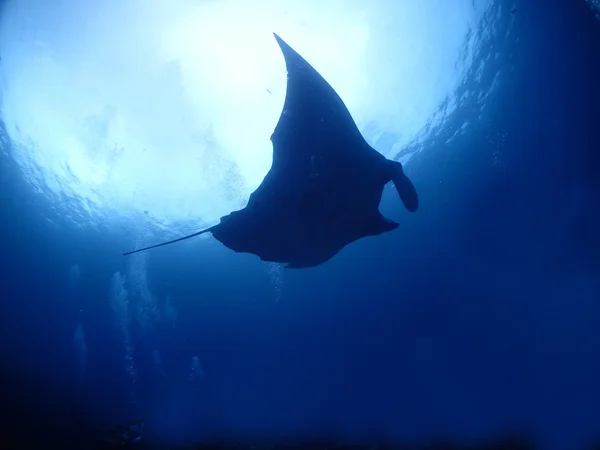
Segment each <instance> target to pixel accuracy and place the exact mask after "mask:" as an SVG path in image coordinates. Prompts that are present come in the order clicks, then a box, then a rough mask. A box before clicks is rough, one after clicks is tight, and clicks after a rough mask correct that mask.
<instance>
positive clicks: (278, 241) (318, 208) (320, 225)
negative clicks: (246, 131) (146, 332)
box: [125, 34, 418, 268]
mask: <svg viewBox="0 0 600 450" xmlns="http://www.w3.org/2000/svg"><path fill="white" fill-rule="evenodd" d="M275 39H276V40H277V43H278V44H279V47H280V48H281V51H282V53H283V56H284V58H285V63H286V68H287V90H286V97H285V102H284V106H283V111H282V113H281V116H280V118H279V121H278V123H277V126H276V127H275V130H274V132H273V134H272V136H271V141H272V143H273V162H272V165H271V168H270V170H269V172H268V173H267V174H266V176H265V178H264V180H263V181H262V183H261V184H260V185H259V186H258V188H257V189H256V190H255V191H254V192H253V193H252V195H251V196H250V199H249V201H248V204H247V205H246V206H245V207H244V208H243V209H241V210H239V211H233V212H232V213H230V214H228V215H227V216H225V217H222V218H221V220H220V222H219V223H218V224H217V225H214V226H212V227H210V228H207V229H204V230H201V231H198V232H196V233H193V234H191V235H189V236H184V237H181V238H178V239H174V240H172V241H168V242H163V243H161V244H157V245H153V246H150V247H145V248H142V249H139V250H134V251H132V252H127V253H125V255H128V254H131V253H136V252H139V251H143V250H147V249H150V248H155V247H160V246H163V245H167V244H171V243H174V242H178V241H182V240H184V239H189V238H191V237H194V236H198V235H200V234H203V233H208V232H210V233H212V235H213V236H214V237H215V238H216V239H217V240H219V241H220V242H221V243H223V245H225V246H226V247H228V248H230V249H231V250H234V251H235V252H240V253H252V254H254V255H257V256H258V257H260V259H261V260H263V261H269V262H276V263H285V264H287V265H286V267H288V268H303V267H313V266H317V265H319V264H322V263H324V262H326V261H328V260H329V259H331V258H332V257H333V256H334V255H335V254H336V253H338V252H339V251H340V250H341V249H342V248H344V247H345V246H346V245H348V244H350V243H352V242H354V241H356V240H358V239H360V238H363V237H366V236H376V235H379V234H382V233H385V232H387V231H391V230H394V229H395V228H397V227H398V223H396V222H394V221H392V220H389V219H387V218H385V217H384V216H383V215H382V214H381V213H380V212H379V203H380V201H381V196H382V193H383V188H384V186H385V185H386V184H387V183H389V182H393V183H394V186H395V188H396V190H397V192H398V194H399V196H400V199H401V200H402V202H403V204H404V206H405V208H406V209H407V210H408V211H410V212H414V211H416V210H417V209H418V196H417V192H416V190H415V188H414V186H413V184H412V182H411V181H410V180H409V179H408V177H407V176H406V175H405V173H404V171H403V168H402V165H401V164H400V163H399V162H396V161H393V160H389V159H387V158H386V157H385V156H383V155H382V154H381V153H379V152H377V151H376V150H375V149H374V148H372V147H371V146H370V145H369V144H368V143H367V142H366V141H365V139H364V138H363V136H362V135H361V133H360V131H359V130H358V128H357V126H356V124H355V122H354V120H353V119H352V116H351V115H350V112H349V111H348V109H347V108H346V106H345V105H344V102H343V101H342V99H341V98H340V96H339V95H338V94H337V93H336V92H335V90H334V89H333V88H332V87H331V86H330V85H329V83H327V81H326V80H325V79H324V78H323V77H322V76H321V75H320V74H319V73H318V72H317V71H316V70H315V69H314V68H313V67H312V66H311V65H310V64H309V63H308V62H307V61H306V60H305V59H304V58H303V57H302V56H300V55H299V54H298V53H297V52H296V51H295V50H294V49H292V48H291V47H290V46H289V45H288V44H287V43H286V42H284V41H283V39H281V38H280V37H279V36H278V35H277V34H275Z"/></svg>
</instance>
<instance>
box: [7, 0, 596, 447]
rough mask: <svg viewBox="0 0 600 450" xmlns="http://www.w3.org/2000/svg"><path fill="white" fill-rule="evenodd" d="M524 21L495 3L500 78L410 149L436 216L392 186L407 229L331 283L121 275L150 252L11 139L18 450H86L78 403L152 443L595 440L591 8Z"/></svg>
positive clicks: (160, 262)
mask: <svg viewBox="0 0 600 450" xmlns="http://www.w3.org/2000/svg"><path fill="white" fill-rule="evenodd" d="M514 5H515V6H514V9H513V10H512V11H511V8H506V7H504V8H502V7H501V5H500V2H497V3H494V4H493V5H492V6H491V7H490V10H489V11H488V13H487V15H486V17H485V19H484V20H483V21H482V23H481V28H480V29H479V30H475V32H476V33H477V32H479V33H481V34H482V37H481V39H480V40H479V44H480V49H479V51H478V53H477V58H479V59H481V60H486V61H487V63H486V64H485V65H484V66H483V67H484V68H483V69H481V70H479V71H478V67H479V64H477V61H475V62H474V63H473V65H472V68H471V69H470V70H469V72H468V73H467V74H466V75H467V76H466V77H465V79H464V81H463V82H462V83H461V84H460V86H459V87H458V88H457V92H456V94H457V97H459V98H460V97H461V96H463V95H464V97H463V101H462V102H460V103H459V104H458V106H457V107H456V109H454V110H453V111H452V112H451V113H450V114H449V115H448V116H447V117H445V118H444V120H442V121H432V123H433V125H432V126H431V128H430V129H427V130H425V131H424V133H423V134H422V135H421V138H420V139H419V140H416V141H415V142H413V143H412V144H409V147H411V146H412V150H415V149H417V150H419V152H418V153H417V154H416V155H415V156H414V157H413V158H412V159H411V160H410V161H409V162H408V163H407V165H406V169H407V173H408V174H409V175H410V177H411V178H412V180H413V181H414V183H415V185H416V186H417V189H418V190H419V194H420V198H421V205H422V207H421V209H420V211H419V212H418V213H416V214H414V215H411V216H408V215H400V213H399V212H398V208H399V206H398V202H397V199H396V198H395V197H394V194H393V191H392V190H386V191H385V194H384V199H383V202H382V207H381V209H382V211H383V212H384V214H386V215H389V216H390V217H393V218H397V219H398V220H400V221H401V227H400V228H399V229H398V230H397V231H395V232H393V233H388V234H386V235H383V236H380V237H377V238H369V239H363V240H361V241H359V242H357V243H355V244H352V245H351V246H349V247H347V248H346V249H344V250H343V251H342V252H341V253H340V254H339V255H338V256H336V257H335V258H334V259H333V260H331V261H330V262H328V263H326V264H324V265H323V266H320V267H318V268H315V269H307V270H298V271H286V270H282V269H280V268H278V267H275V266H269V265H265V264H260V263H258V262H257V261H256V260H255V258H253V257H251V256H248V255H237V254H234V253H232V252H230V251H228V250H226V249H224V248H223V247H222V246H220V244H219V243H218V242H215V241H210V240H204V241H202V242H201V243H196V244H195V245H192V244H191V245H189V246H186V245H182V246H177V245H174V246H170V247H165V248H164V249H158V250H156V251H152V252H149V253H147V254H140V255H135V257H134V258H130V259H127V258H123V257H122V256H121V253H122V251H124V250H129V247H130V246H131V242H132V241H131V239H132V236H126V235H124V234H123V233H122V232H121V231H118V232H117V231H114V230H111V229H110V227H107V229H104V228H96V229H90V228H86V227H81V226H76V225H73V224H72V223H71V222H67V221H64V222H63V221H61V218H60V217H56V216H54V215H53V214H54V212H53V211H54V210H53V206H54V205H52V204H51V203H50V202H49V201H48V200H47V198H46V197H44V196H42V195H39V194H36V193H35V192H34V190H33V189H32V188H31V186H30V185H29V184H28V183H27V181H26V179H25V178H24V176H23V174H22V173H21V172H20V169H19V166H18V165H17V164H16V163H15V162H14V159H13V158H12V156H11V154H12V153H11V152H14V151H15V149H12V148H11V147H10V143H8V142H7V141H4V143H3V144H2V145H3V148H2V157H1V159H0V162H1V178H0V189H1V195H0V199H1V203H0V208H1V209H0V214H1V218H2V220H1V221H0V226H1V235H2V241H1V247H0V267H1V280H2V284H1V298H2V301H1V303H0V305H1V306H0V307H1V311H0V321H1V322H0V351H1V353H0V363H1V367H2V378H3V379H2V383H1V389H2V391H1V396H0V398H2V407H3V410H4V411H3V413H4V414H5V416H6V415H8V419H5V420H3V423H2V424H1V427H2V438H1V439H6V440H7V441H8V442H9V443H10V444H11V445H12V447H11V448H22V447H25V446H28V445H34V444H35V443H36V442H37V443H39V442H54V443H64V442H67V443H73V442H77V443H78V444H79V440H80V439H82V438H81V437H77V436H78V435H77V430H76V429H75V426H74V425H73V423H72V420H71V411H72V409H73V407H74V406H75V407H77V408H78V409H80V410H84V411H85V414H86V415H87V416H88V417H89V420H90V421H91V422H93V423H94V425H97V426H107V427H108V426H113V425H116V424H119V423H126V422H129V421H134V420H144V421H145V422H146V431H145V435H144V439H145V440H144V441H143V443H142V444H140V445H141V446H143V445H147V446H149V445H151V444H153V443H164V444H167V445H170V444H184V443H190V442H199V441H203V440H209V439H212V438H214V437H215V436H221V437H222V436H227V437H229V438H231V439H234V438H248V439H252V438H253V439H264V438H266V437H270V438H285V437H298V438H300V437H323V436H330V437H336V438H339V439H341V440H345V441H357V440H373V441H375V440H391V441H394V442H406V441H409V442H421V441H423V442H426V441H428V440H431V439H434V438H445V439H450V440H452V439H456V440H457V441H459V442H471V441H475V440H478V439H484V438H491V437H493V436H497V435H502V434H504V433H510V432H524V433H526V434H528V435H530V436H532V437H533V438H534V439H535V440H536V441H537V442H538V443H539V445H540V446H541V448H556V449H578V448H590V447H589V446H590V445H591V443H592V442H598V440H600V381H599V380H600V357H599V355H600V233H599V232H598V230H600V212H599V208H598V206H599V205H600V176H599V175H598V173H599V171H600V138H599V137H598V126H599V125H600V122H599V120H600V22H599V21H598V19H597V17H596V15H595V12H597V11H594V8H595V7H597V4H596V3H594V2H586V1H583V0H563V1H559V0H547V1H544V2H534V1H525V0H523V1H515V2H514ZM595 5H596V6H595ZM486 30H487V31H489V30H495V33H494V34H493V39H492V38H489V39H486V38H485V35H486V33H485V31H486ZM487 58H489V59H487ZM490 86H493V89H491V88H490ZM484 87H486V88H485V89H484ZM482 92H489V97H488V98H487V99H486V101H485V108H484V109H481V108H480V107H479V106H478V107H474V106H473V105H474V104H477V105H479V104H480V103H477V96H478V95H480V94H481V93H482ZM443 109H444V105H442V106H441V109H440V111H443ZM439 115H442V116H443V114H442V112H439ZM464 124H468V126H465V128H464V130H465V132H464V133H458V134H456V130H459V129H460V128H461V127H462V126H463V125H464ZM2 135H6V133H2ZM450 138H452V139H450ZM392 140H393V137H392V136H387V137H386V136H383V137H382V138H381V139H380V140H379V142H378V143H377V147H378V148H379V149H381V148H384V147H386V146H389V147H391V145H392ZM388 141H389V142H388ZM405 150H407V149H405ZM408 150H411V148H409V149H408ZM48 218H51V219H52V222H53V223H52V224H50V222H49V221H48V220H47V219H48ZM144 243H147V242H144ZM126 247H127V248H126ZM33 431H35V433H34V432H33ZM21 446H22V447H21ZM7 448H8V447H7ZM44 448H45V447H44ZM140 448H141V447H140Z"/></svg>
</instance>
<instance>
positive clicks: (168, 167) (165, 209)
mask: <svg viewBox="0 0 600 450" xmlns="http://www.w3.org/2000/svg"><path fill="white" fill-rule="evenodd" d="M474 3H476V6H474ZM490 3H491V0H489V1H488V0H482V1H479V2H472V0H420V1H419V2H414V1H409V0H403V1H397V0H378V1H373V2H365V1H358V0H332V1H328V2H322V1H316V0H306V1H298V0H295V1H292V0H256V1H253V2H249V1H242V0H220V1H217V0H214V1H210V0H208V1H192V0H170V1H166V0H132V1H129V2H121V1H117V0H106V1H103V2H89V1H86V0H62V1H58V2H52V6H50V3H49V2H47V1H45V0H10V1H8V2H7V3H6V5H5V7H4V9H3V11H2V16H1V22H0V52H1V55H2V64H1V66H0V70H1V73H0V83H1V84H0V88H1V91H0V92H1V95H0V100H1V102H2V103H1V114H2V120H3V122H4V123H5V125H6V129H7V133H8V135H9V137H10V140H11V143H12V153H11V154H12V157H13V158H14V159H15V161H16V162H17V163H18V165H19V166H20V168H21V170H22V173H23V175H24V177H25V178H26V180H27V181H28V183H29V184H30V185H31V186H32V188H33V189H34V190H35V191H36V192H37V193H39V194H40V195H42V196H43V197H44V198H46V199H47V201H49V202H51V203H52V204H53V206H54V208H55V210H56V211H57V214H59V215H60V216H61V217H63V218H67V219H68V220H69V221H71V222H75V223H78V224H80V225H81V224H83V226H97V225H100V224H104V225H106V224H111V223H120V224H125V225H127V226H129V227H130V228H131V227H132V226H133V228H134V229H137V230H138V231H139V229H140V227H145V229H146V230H147V231H148V232H149V233H152V230H156V229H162V230H165V229H167V230H169V231H170V232H173V233H175V232H180V231H182V230H191V229H195V228H196V227H198V226H200V225H202V224H207V223H214V222H216V221H217V220H218V219H219V217H221V216H223V215H225V214H227V213H229V212H230V211H231V210H235V209H239V208H240V207H242V206H244V204H245V202H246V201H247V199H248V196H249V194H250V193H251V192H252V191H253V190H254V189H255V188H256V187H257V186H258V184H259V183H260V182H261V181H262V179H263V177H264V175H265V174H266V172H267V170H268V169H269V167H270V162H271V151H272V147H271V143H270V140H269V138H270V135H271V133H272V131H273V129H274V127H275V124H276V123H277V120H278V117H279V115H280V113H281V109H282V106H283V101H284V96H285V64H284V60H283V56H282V55H281V52H280V50H279V48H278V46H277V44H276V42H275V40H274V39H273V35H272V32H277V33H278V34H280V36H282V38H283V39H285V40H286V41H287V42H288V43H289V44H290V45H291V46H292V47H294V48H295V49H296V50H297V51H298V52H299V53H300V54H302V55H303V56H304V57H305V58H306V59H307V60H308V61H309V62H310V63H311V64H312V65H313V66H314V67H315V68H316V69H317V70H318V71H320V72H321V74H322V75H323V76H324V77H325V78H326V79H327V80H328V81H329V82H330V83H331V84H332V86H333V87H334V88H335V89H336V90H337V92H338V93H339V94H340V95H341V97H342V98H343V99H344V101H345V103H346V105H347V106H348V108H349V109H350V111H351V113H352V114H353V116H354V118H355V120H356V122H357V124H358V125H359V127H360V128H361V131H363V133H364V135H365V137H366V139H367V140H368V141H369V142H370V143H372V144H375V143H376V141H377V139H378V138H379V137H380V136H381V135H382V133H384V132H385V133H387V134H388V135H393V136H394V139H395V140H394V144H393V145H391V146H387V147H386V148H378V149H379V150H380V151H381V152H382V153H384V154H386V156H394V155H396V154H398V153H399V152H401V150H402V149H403V148H404V147H406V146H407V144H409V143H411V142H412V141H414V140H415V139H416V138H417V136H418V135H419V133H420V132H422V130H423V129H424V127H425V126H426V124H427V123H428V121H431V120H432V117H433V116H434V113H435V111H436V109H437V108H438V107H439V105H440V104H442V103H443V102H445V101H448V103H449V104H450V105H452V104H453V101H452V96H453V95H454V89H455V88H456V86H457V85H458V84H459V83H460V82H461V80H462V79H463V78H464V77H465V74H466V71H467V70H468V69H469V67H470V65H471V63H472V60H473V54H474V52H475V51H476V47H477V39H478V37H477V34H476V33H474V32H473V31H474V30H475V29H477V27H478V24H479V23H480V21H481V20H482V17H483V15H484V13H485V11H486V9H487V8H488V7H489V5H490ZM449 100H450V101H449ZM376 147H377V146H376ZM409 156H410V155H409V154H404V155H402V157H403V158H404V159H406V158H408V157H409ZM148 225H149V226H148ZM162 233H164V231H162Z"/></svg>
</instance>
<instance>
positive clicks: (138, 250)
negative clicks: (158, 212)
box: [123, 225, 216, 256]
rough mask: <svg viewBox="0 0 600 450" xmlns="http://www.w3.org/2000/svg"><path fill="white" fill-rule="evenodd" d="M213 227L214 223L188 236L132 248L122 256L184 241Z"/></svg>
mask: <svg viewBox="0 0 600 450" xmlns="http://www.w3.org/2000/svg"><path fill="white" fill-rule="evenodd" d="M215 227H216V225H215V226H213V227H210V228H207V229H205V230H202V231H198V232H197V233H194V234H190V235H188V236H184V237H180V238H177V239H173V240H172V241H167V242H163V243H161V244H156V245H151V246H150V247H144V248H139V249H137V250H133V251H131V252H127V253H123V256H125V255H131V254H132V253H138V252H143V251H144V250H150V249H151V248H156V247H162V246H163V245H169V244H173V243H175V242H179V241H184V240H186V239H189V238H193V237H196V236H199V235H201V234H204V233H208V232H209V231H212V230H214V229H215Z"/></svg>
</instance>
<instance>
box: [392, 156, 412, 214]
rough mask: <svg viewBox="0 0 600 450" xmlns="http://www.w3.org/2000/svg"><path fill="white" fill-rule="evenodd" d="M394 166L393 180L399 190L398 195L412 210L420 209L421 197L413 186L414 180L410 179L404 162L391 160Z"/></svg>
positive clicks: (407, 207)
mask: <svg viewBox="0 0 600 450" xmlns="http://www.w3.org/2000/svg"><path fill="white" fill-rule="evenodd" d="M390 164H391V166H392V181H393V182H394V186H395V187H396V191H398V195H399V196H400V199H401V200H402V203H404V207H405V208H406V209H408V210H409V211H410V212H415V211H416V210H417V209H419V197H418V196H417V190H416V189H415V187H414V186H413V184H412V182H411V181H410V180H409V179H408V177H407V176H406V174H405V173H404V170H403V169H402V164H400V163H399V162H397V161H390Z"/></svg>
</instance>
